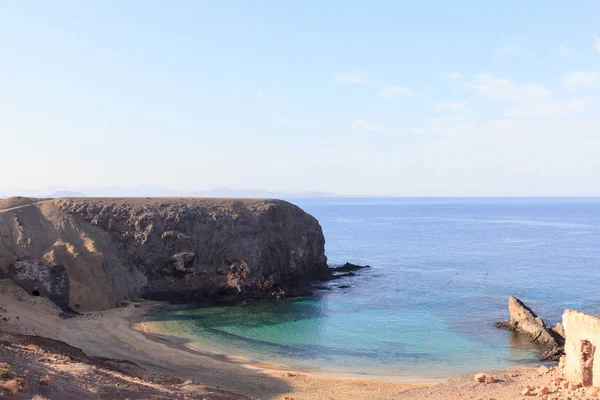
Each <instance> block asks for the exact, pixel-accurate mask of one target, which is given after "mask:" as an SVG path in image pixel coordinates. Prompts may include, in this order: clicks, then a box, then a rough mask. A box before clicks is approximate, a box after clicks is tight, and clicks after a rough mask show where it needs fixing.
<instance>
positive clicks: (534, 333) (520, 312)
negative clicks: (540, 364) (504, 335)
mask: <svg viewBox="0 0 600 400" xmlns="http://www.w3.org/2000/svg"><path fill="white" fill-rule="evenodd" d="M508 312H509V314H510V319H509V320H508V321H502V322H496V323H495V326H496V327H497V328H502V329H508V330H510V331H516V332H518V333H521V334H523V335H526V336H528V337H529V338H530V339H531V341H532V342H535V343H538V344H540V345H542V346H545V347H546V348H547V350H546V351H545V352H544V354H543V355H542V358H541V360H542V361H544V360H547V361H558V359H559V358H560V356H562V355H563V354H564V344H565V338H564V337H563V336H562V335H561V334H560V333H559V332H558V331H557V330H554V329H552V327H550V326H549V325H547V324H546V323H544V321H543V320H542V319H541V318H540V317H538V316H537V315H536V314H535V313H534V312H533V311H532V310H531V309H530V308H529V307H527V306H526V305H525V304H524V303H523V302H522V301H521V300H519V299H517V298H516V297H513V296H510V298H509V299H508Z"/></svg>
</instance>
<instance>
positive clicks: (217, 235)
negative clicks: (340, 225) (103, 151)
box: [0, 199, 330, 310]
mask: <svg viewBox="0 0 600 400" xmlns="http://www.w3.org/2000/svg"><path fill="white" fill-rule="evenodd" d="M324 245H325V241H324V238H323V233H322V230H321V227H320V226H319V223H318V222H317V220H316V219H315V218H313V217H312V216H310V215H308V214H307V213H305V212H304V211H302V210H301V209H300V208H298V207H296V206H294V205H292V204H290V203H288V202H285V201H281V200H250V199H244V200H237V199H57V200H51V201H46V202H39V203H35V204H30V205H25V206H18V207H17V208H12V209H8V210H5V211H0V278H3V277H4V278H9V279H11V280H13V281H15V282H16V283H17V284H19V285H20V286H22V287H24V288H25V289H26V290H28V291H36V293H37V292H39V293H40V294H41V295H44V296H47V297H50V296H53V298H54V301H55V302H57V304H58V303H60V304H62V305H64V304H68V305H69V306H70V307H71V308H73V309H75V310H101V309H107V308H110V307H114V306H116V305H117V304H119V302H120V301H121V300H125V299H130V298H135V297H145V298H149V299H159V300H182V301H192V300H201V299H207V298H210V299H216V298H224V299H229V300H231V299H259V298H273V297H278V296H285V295H288V294H294V292H295V290H296V289H295V288H297V287H298V286H299V285H301V284H303V283H306V282H308V281H311V280H315V279H328V278H329V277H330V274H329V271H328V268H327V260H326V257H325V255H324ZM27 266H29V267H30V268H26V267H27ZM61 268H64V271H66V280H67V282H66V286H67V287H68V290H67V291H63V292H60V293H58V291H57V290H54V291H52V293H46V292H45V290H46V289H45V288H49V287H52V288H58V287H60V282H61V281H60V279H62V275H61V274H62V272H61V271H63V270H62V269H61ZM49 277H51V278H52V279H54V280H53V281H52V285H53V286H52V285H50V282H49V281H48V280H49ZM40 288H44V289H43V290H41V289H40Z"/></svg>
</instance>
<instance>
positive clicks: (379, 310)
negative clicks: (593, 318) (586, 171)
mask: <svg viewBox="0 0 600 400" xmlns="http://www.w3.org/2000/svg"><path fill="white" fill-rule="evenodd" d="M293 202H294V203H296V204H298V205H299V206H301V207H302V208H303V209H304V210H306V211H307V212H309V213H311V214H312V215H314V216H315V217H316V218H317V219H319V221H320V223H321V225H322V227H323V231H324V233H325V238H326V241H327V243H326V252H327V256H328V258H329V263H330V265H336V264H342V263H343V262H345V261H352V262H355V263H362V264H370V265H371V266H372V267H373V268H372V269H369V270H362V271H360V272H358V273H357V276H356V277H351V278H343V279H342V280H338V281H334V282H330V283H328V284H327V285H326V286H327V287H328V289H324V290H319V291H317V292H316V293H315V295H314V296H313V298H311V299H303V300H286V301H280V302H264V303H256V304H250V305H243V306H222V307H204V308H202V307H200V308H199V307H189V306H186V307H182V306H172V307H168V308H166V309H164V310H162V311H160V312H158V313H156V314H153V315H151V316H149V319H150V320H151V321H152V322H151V323H152V324H154V326H155V328H156V329H159V330H160V331H162V332H163V333H164V334H168V335H170V336H172V338H173V339H174V340H178V341H181V342H185V343H187V344H189V345H192V346H195V347H197V348H199V349H203V350H207V351H211V352H215V353H222V354H227V355H232V356H239V357H243V358H248V359H252V360H256V361H263V362H270V363H276V364H281V365H286V366H291V367H294V368H308V369H317V370H340V371H347V372H361V373H372V374H409V375H420V376H423V375H425V376H432V377H444V376H448V375H455V374H462V373H469V372H474V371H478V370H481V369H489V368H504V367H507V366H510V365H513V364H526V363H532V364H537V363H539V361H537V357H539V354H540V349H538V348H536V347H535V346H532V345H531V344H529V343H527V342H526V341H523V340H520V339H519V338H518V337H515V336H514V335H513V334H511V333H510V332H506V331H502V330H497V329H496V328H494V326H493V323H494V322H495V321H498V320H502V319H506V318H507V316H508V315H507V310H506V308H507V299H508V296H509V295H515V296H517V297H520V298H521V299H522V300H524V301H525V302H526V303H527V304H529V305H530V306H531V307H532V308H533V309H534V310H535V311H536V312H538V314H540V315H541V316H542V317H544V318H545V319H546V320H547V322H549V323H556V322H558V321H559V320H560V315H561V313H562V311H563V310H564V309H565V308H577V309H580V310H582V311H586V312H590V313H595V314H598V313H599V311H600V292H599V291H598V290H597V289H596V288H597V286H598V282H600V280H599V278H600V268H599V267H600V200H599V199H318V200H316V199H315V200H307V199H301V200H293ZM340 285H350V286H351V287H349V288H339V287H338V286H340Z"/></svg>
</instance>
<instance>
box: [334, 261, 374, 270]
mask: <svg viewBox="0 0 600 400" xmlns="http://www.w3.org/2000/svg"><path fill="white" fill-rule="evenodd" d="M364 268H371V266H370V265H357V264H352V263H349V262H347V263H346V264H344V265H342V266H341V267H333V268H329V270H330V271H331V272H353V271H358V270H360V269H364Z"/></svg>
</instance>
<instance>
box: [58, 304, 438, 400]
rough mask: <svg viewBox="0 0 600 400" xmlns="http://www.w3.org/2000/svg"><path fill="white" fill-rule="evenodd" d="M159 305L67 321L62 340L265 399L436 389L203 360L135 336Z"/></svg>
mask: <svg viewBox="0 0 600 400" xmlns="http://www.w3.org/2000/svg"><path fill="white" fill-rule="evenodd" d="M155 305H156V304H155V303H144V304H143V307H141V308H135V307H134V306H133V305H131V306H129V307H127V308H119V309H114V310H110V311H107V312H101V313H93V314H89V315H85V316H82V317H78V318H73V319H70V320H65V321H62V326H61V331H60V339H61V340H64V341H65V342H67V343H69V344H71V345H73V346H76V347H79V348H81V349H83V350H84V351H86V352H87V353H88V354H91V355H97V356H102V357H110V358H125V359H127V360H130V361H133V362H135V363H137V364H139V365H141V366H144V367H145V368H148V369H151V370H154V371H156V372H160V373H164V374H171V375H176V376H180V377H182V378H185V379H190V380H193V381H194V382H197V383H200V384H202V385H207V386H213V387H217V388H219V389H223V390H226V391H229V392H233V393H239V394H241V395H244V396H249V397H256V398H261V399H279V398H281V397H284V396H290V397H294V398H297V399H324V398H327V399H338V398H339V399H341V398H348V396H350V397H353V398H361V399H369V398H372V399H379V398H381V399H383V398H394V397H395V396H397V395H398V394H400V393H402V392H405V391H407V390H409V389H414V388H421V387H426V386H430V385H433V384H435V382H414V381H413V382H399V381H398V380H401V378H397V379H395V380H396V381H391V380H382V379H377V377H363V378H357V377H354V376H350V375H347V374H335V373H334V372H332V373H331V374H323V375H321V374H314V373H309V372H302V371H292V370H283V369H279V368H276V367H274V366H269V365H265V364H250V363H246V362H245V361H244V360H239V359H223V357H216V356H213V355H207V354H201V353H200V352H198V351H194V350H192V349H189V348H186V347H185V346H182V345H178V344H177V343H175V342H171V341H168V340H165V339H161V338H160V337H159V336H157V335H152V334H151V333H149V332H146V333H143V332H140V331H138V330H136V329H142V326H141V325H140V323H139V321H140V317H141V316H142V315H143V313H144V312H146V311H147V310H148V309H149V308H150V307H153V306H155ZM132 328H135V329H132ZM219 358H221V359H219ZM327 375H329V376H327ZM334 375H335V376H334ZM405 380H409V379H408V378H406V379H405Z"/></svg>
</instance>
